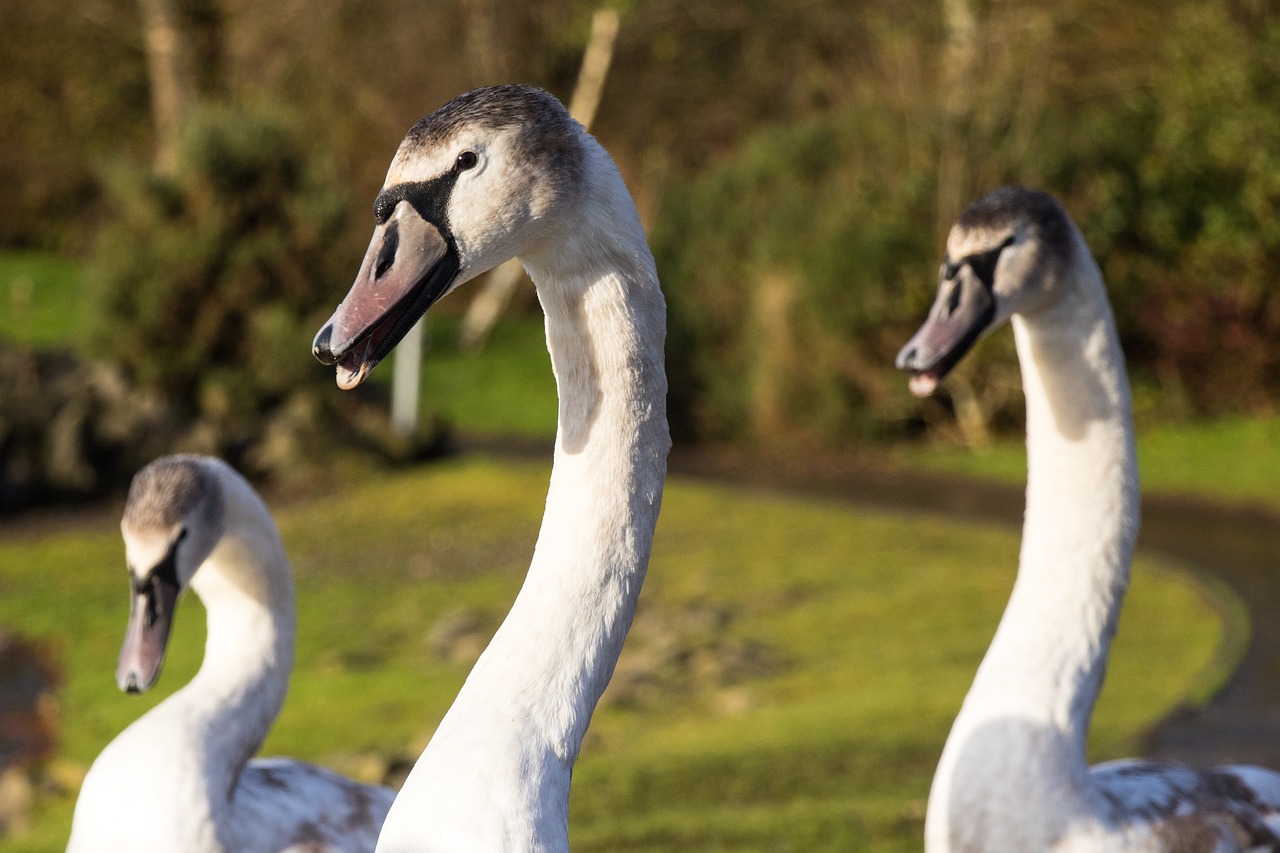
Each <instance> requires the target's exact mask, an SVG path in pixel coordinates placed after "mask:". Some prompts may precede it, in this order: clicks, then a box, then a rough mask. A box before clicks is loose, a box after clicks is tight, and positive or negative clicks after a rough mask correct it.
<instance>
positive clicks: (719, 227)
mask: <svg viewBox="0 0 1280 853" xmlns="http://www.w3.org/2000/svg"><path fill="white" fill-rule="evenodd" d="M136 3H137V0H90V1H89V2H88V3H73V2H72V0H47V2H44V3H41V4H27V5H25V6H23V5H15V4H9V5H8V6H6V7H5V8H4V9H3V10H0V24H3V25H4V26H0V45H3V47H0V70H2V71H4V72H5V73H3V74H0V111H3V114H4V115H5V116H6V118H9V119H10V121H9V123H8V126H9V127H10V135H9V137H7V138H6V141H7V143H9V144H6V145H5V146H3V147H0V178H3V179H4V180H5V181H6V186H8V187H10V188H11V197H10V200H11V203H10V204H9V205H7V206H6V208H5V209H4V210H3V211H0V245H5V246H37V247H52V248H61V249H66V248H73V249H74V248H77V247H82V246H84V245H85V244H86V242H87V240H86V238H85V236H84V235H85V234H87V233H90V231H91V228H90V227H88V226H90V225H92V223H93V222H94V221H95V217H97V216H99V215H100V214H101V213H102V211H103V207H102V205H101V204H100V203H99V202H100V194H101V192H102V187H103V183H102V182H101V181H100V180H99V178H98V174H99V169H100V165H101V163H102V162H103V161H104V160H113V161H114V160H116V159H118V158H119V155H120V154H122V153H123V154H125V155H129V156H135V157H139V158H141V157H142V156H145V153H146V147H147V145H148V143H149V142H150V140H149V139H148V135H149V133H150V128H151V123H150V118H149V109H150V107H149V104H148V101H147V97H146V93H147V91H148V89H147V73H146V72H147V69H146V65H145V58H144V54H143V50H142V46H143V40H142V35H141V21H140V17H139V13H138V10H137V8H136ZM175 3H176V4H177V5H178V6H179V7H180V11H182V13H183V14H184V15H185V18H186V20H187V23H188V26H189V27H190V30H191V33H192V37H193V40H194V41H195V52H196V53H197V54H198V57H197V58H198V62H199V68H197V69H196V71H197V72H198V75H197V76H199V77H200V78H201V81H200V87H201V91H202V93H203V96H204V97H206V98H216V99H218V100H222V101H225V102H231V103H238V102H250V103H274V104H288V105H289V107H290V110H291V112H292V113H293V119H292V123H293V125H294V127H295V128H296V131H297V133H298V136H299V138H301V139H305V140H306V144H307V148H308V149H309V150H313V151H321V150H322V151H324V152H325V154H326V157H327V159H328V160H329V161H330V162H331V163H332V164H333V167H334V175H333V177H334V178H335V179H336V183H337V185H340V186H342V187H344V188H345V190H346V191H347V199H348V200H349V202H348V203H347V207H348V209H353V210H355V211H360V210H362V209H364V205H366V204H367V202H368V200H369V199H371V198H372V197H373V195H374V193H375V192H376V189H377V187H378V186H379V184H380V182H381V180H382V176H383V173H384V170H385V168H386V164H387V161H388V158H389V156H390V154H391V153H392V151H393V150H394V148H395V146H396V144H397V142H398V141H399V139H400V137H401V135H402V133H403V132H404V130H405V128H407V127H408V126H410V125H411V124H412V123H413V122H414V121H416V120H417V119H418V118H420V117H421V116H422V115H424V114H426V113H427V112H428V111H430V110H431V109H432V108H434V107H435V106H436V105H438V104H440V103H442V102H443V101H445V100H446V99H447V98H449V97H450V96H452V95H454V94H456V93H457V92H460V91H463V90H465V89H468V88H470V87H473V86H476V85H482V84H487V83H495V82H502V81H509V80H520V81H526V82H531V83H536V84H538V85H542V86H544V87H546V88H548V89H550V90H551V91H553V92H555V93H556V94H558V95H560V96H561V97H562V98H566V99H567V98H568V96H569V94H570V92H571V91H572V87H573V83H574V80H575V77H576V74H577V70H578V63H579V60H580V56H581V52H582V48H583V46H584V43H585V38H586V34H587V31H588V20H589V17H590V13H591V11H592V10H593V8H594V7H595V6H596V5H597V2H595V0H591V1H590V2H589V0H537V2H532V3H525V4H516V5H511V4H501V3H499V2H498V0H441V2H438V3H432V4H429V5H428V6H425V7H424V6H423V5H422V4H420V3H415V2H411V0H362V2H355V0H320V2H315V0H282V2H280V3H274V4H252V3H248V2H245V0H175ZM615 5H617V6H618V7H619V8H620V10H621V12H622V26H621V31H620V35H619V41H618V44H617V52H616V55H615V58H614V62H613V66H612V69H611V71H610V76H609V80H608V83H607V85H606V87H605V91H604V96H603V102H602V104H601V109H600V113H599V115H598V117H597V120H596V123H595V125H594V127H593V131H594V132H595V133H596V135H597V136H599V137H600V138H601V140H602V141H603V142H604V143H605V145H606V146H607V147H608V148H609V150H610V151H611V152H612V153H613V154H614V156H615V158H616V159H617V160H618V162H619V164H620V166H621V168H622V170H623V173H624V175H626V177H627V180H628V184H629V186H630V187H631V189H632V192H633V195H634V196H635V197H636V199H637V202H638V204H639V206H640V209H641V213H642V215H643V216H644V217H645V219H646V221H647V222H649V224H650V226H651V228H652V230H653V231H654V236H655V248H656V250H657V253H658V254H659V256H660V263H661V267H660V269H661V272H662V275H663V279H664V284H665V285H666V288H667V291H668V293H669V294H670V297H671V302H672V305H673V329H672V349H671V353H672V358H671V359H670V361H669V364H670V365H671V370H672V374H673V393H674V394H675V400H674V402H675V404H676V405H675V407H674V410H673V412H674V415H675V416H676V417H677V418H678V419H679V421H680V422H681V424H682V426H683V427H684V431H685V433H686V435H696V436H701V437H704V438H716V439H735V440H760V441H768V442H771V443H777V442H783V443H787V444H797V443H798V444H810V443H823V444H842V443H850V442H854V441H859V440H863V439H866V438H869V437H878V436H885V435H900V434H904V433H913V432H918V431H919V430H921V429H922V428H924V427H926V426H928V427H932V428H934V429H935V430H940V431H942V432H952V433H955V432H956V430H957V421H956V420H955V419H954V418H953V410H954V412H955V413H958V414H960V415H961V416H962V417H961V418H960V420H959V427H960V429H959V433H960V434H962V435H963V437H964V438H965V439H966V440H968V441H970V442H979V441H982V440H984V439H985V437H986V436H987V435H988V434H989V432H991V431H998V430H1000V429H1001V428H1002V427H1006V426H1009V425H1012V424H1016V423H1017V422H1018V419H1019V411H1020V407H1021V395H1020V394H1019V391H1018V377H1017V369H1016V365H1015V363H1014V361H1013V359H1012V357H1011V354H1010V350H1011V344H1010V342H1009V340H1008V336H1002V337H1000V338H997V339H996V340H994V341H991V342H988V343H986V344H984V345H983V346H982V347H980V348H979V350H978V352H977V353H976V354H975V357H974V358H972V360H969V361H967V362H966V364H964V365H962V367H961V369H960V370H959V371H958V372H957V373H956V374H955V375H954V376H953V378H952V379H951V380H950V381H949V382H948V386H947V387H948V390H949V391H950V399H949V400H948V399H947V398H946V397H944V398H943V400H942V401H941V402H939V401H929V402H926V403H925V404H924V405H923V406H921V405H920V404H918V403H915V402H914V401H911V400H909V399H908V398H907V396H906V393H905V382H904V381H903V378H902V377H900V376H897V375H896V374H895V373H894V371H893V370H892V368H891V367H889V359H890V358H891V356H892V355H893V353H894V350H895V349H896V347H897V344H898V343H899V342H900V341H901V340H905V337H906V335H907V334H908V333H909V332H910V330H911V327H912V326H913V325H914V324H915V323H916V322H917V321H918V320H919V319H920V318H921V316H922V315H923V311H924V306H925V305H927V303H928V300H929V298H930V295H931V294H930V292H929V291H930V290H931V289H932V279H933V273H934V270H935V269H936V264H937V259H938V255H939V253H940V246H941V244H942V241H943V238H944V236H945V233H946V230H947V228H948V226H949V225H950V223H951V222H952V221H953V219H954V218H955V216H956V215H957V214H958V213H959V211H960V210H961V209H962V208H963V207H964V205H965V204H967V203H968V202H969V201H970V200H972V199H973V198H976V197H977V196H978V195H980V194H981V193H982V192H983V191H985V190H987V189H990V188H992V187H994V186H996V185H998V184H1001V183H1006V182H1017V183H1024V184H1028V185H1034V186H1039V187H1043V188H1045V189H1047V190H1049V191H1051V192H1053V193H1054V194H1056V195H1057V196H1059V197H1060V198H1061V199H1062V200H1063V201H1064V202H1065V203H1066V205H1067V207H1068V209H1069V210H1070V211H1071V212H1072V214H1073V216H1075V218H1076V220H1077V221H1078V222H1079V224H1080V225H1081V227H1082V229H1083V230H1084V232H1085V234H1086V236H1087V237H1088V239H1089V240H1090V242H1091V244H1092V245H1093V247H1094V249H1095V252H1096V254H1097V255H1098V257H1099V260H1100V262H1101V263H1102V265H1103V269H1104V272H1105V273H1106V275H1107V277H1108V280H1109V282H1110V283H1111V286H1112V296H1113V300H1114V302H1115V304H1116V308H1117V316H1118V320H1119V322H1120V326H1121V334H1122V338H1123V341H1124V344H1125V346H1126V350H1127V352H1128V354H1129V356H1130V359H1131V367H1132V368H1133V369H1134V371H1135V374H1136V378H1137V383H1136V393H1137V397H1138V403H1139V411H1140V415H1141V414H1143V413H1145V414H1147V415H1151V414H1158V415H1161V416H1167V415H1176V416H1187V415H1197V414H1202V413H1217V412H1221V411H1240V412H1246V413H1256V412H1261V411H1269V410H1274V409H1275V408H1276V405H1277V403H1278V402H1280V363H1278V362H1277V359H1280V356H1277V355H1275V348H1274V347H1271V346H1269V345H1268V344H1269V341H1272V340H1275V338H1276V335H1277V333H1278V332H1280V303H1277V298H1276V297H1275V296H1273V295H1272V293H1273V291H1274V288H1271V287H1270V286H1269V285H1270V279H1271V278H1272V277H1273V276H1274V273H1275V271H1276V270H1277V268H1278V266H1280V234H1278V233H1277V232H1278V231H1280V225H1278V224H1277V223H1280V217H1277V216H1276V213H1277V207H1278V206H1280V177H1277V176H1280V168H1277V167H1280V163H1277V160H1278V159H1280V113H1277V111H1276V110H1275V108H1274V104H1275V103H1276V100H1277V98H1276V96H1277V94H1280V92H1278V91H1277V90H1278V89H1280V35H1278V33H1280V24H1278V23H1277V20H1278V19H1280V10H1278V9H1277V6H1276V4H1275V2H1273V0H1231V2H1227V3H1215V4H1206V3H1201V2H1199V0H1173V1H1172V2H1157V0H1138V2H1134V3H1128V4H1115V3H1109V2H1105V0H1057V2H1053V3H1048V2H1045V0H981V2H979V0H948V1H947V2H938V3H928V4H919V3H911V2H907V0H868V2H865V3H860V4H857V5H856V7H850V5H849V4H847V3H838V2H835V0H751V1H750V2H746V3H743V2H740V1H739V0H695V2H689V0H645V2H637V0H618V2H616V3H615ZM10 140H11V142H10ZM246 144H248V143H247V140H246ZM121 180H122V179H120V178H119V177H118V176H117V177H116V178H114V179H112V180H111V181H108V182H107V183H108V185H110V186H115V187H116V188H117V189H116V190H113V192H118V185H119V184H120V183H121ZM137 180H141V179H140V178H137ZM165 192H167V191H165ZM184 192H185V191H184ZM175 203H177V202H175ZM192 203H193V199H192V198H188V199H187V201H184V202H182V204H184V205H190V204H192ZM191 221H193V222H194V221H196V220H191ZM196 231H198V232H199V233H200V235H201V239H204V240H209V239H213V235H212V233H211V232H210V231H208V230H202V229H199V228H198V229H196ZM354 231H355V232H362V231H363V229H361V228H355V229H354ZM193 234H194V232H193ZM284 239H293V238H284ZM304 239H306V238H304ZM190 245H191V246H194V247H195V252H194V253H193V258H194V257H196V256H200V255H201V254H202V253H203V256H204V257H206V258H207V257H209V256H210V252H212V249H211V248H210V247H209V246H208V245H207V244H205V243H201V242H200V240H196V239H193V241H192V243H191V244H190ZM156 251H159V249H157V250H156ZM174 254H175V257H176V254H177V249H176V248H175V249H174ZM358 256H359V255H358V250H355V251H350V252H347V253H345V254H344V255H343V256H341V257H339V256H338V255H337V254H336V253H334V254H331V255H328V256H327V258H328V259H327V260H325V261H319V260H317V261H316V267H315V269H316V270H317V271H322V272H326V273H328V274H330V275H334V276H336V277H337V278H339V279H343V280H346V279H347V278H348V277H349V276H350V274H351V271H352V269H353V266H354V263H355V259H356V258H358ZM228 260H230V259H228ZM194 262H195V261H194V260H193V263H194ZM330 262H332V263H333V264H335V265H336V266H333V267H332V268H327V267H326V268H325V269H324V270H321V266H322V265H323V264H328V263H330ZM271 274H272V275H274V274H275V273H274V272H272V273H271ZM326 280H327V279H326ZM289 298H292V297H289ZM290 304H293V305H297V304H298V303H290ZM316 304H318V305H323V304H328V303H326V302H324V301H323V300H322V301H321V302H320V303H316ZM266 313H267V315H266V316H264V318H262V319H261V320H259V321H255V323H254V324H251V325H253V326H254V328H251V329H249V330H248V332H247V334H248V335H250V336H253V335H257V336H258V340H259V341H263V340H265V338H266V337H267V335H268V327H270V328H271V329H275V331H276V332H279V331H281V329H282V327H283V325H287V321H285V320H282V319H281V318H280V317H278V316H271V314H270V312H269V311H268V312H266ZM209 322H210V323H212V324H214V325H217V322H216V321H214V320H210V321H209ZM203 332H204V328H203V327H202V328H201V329H199V330H196V337H199V335H200V334H203ZM272 334H274V332H273V333H272ZM196 352H197V349H196V347H195V346H194V345H193V348H192V349H191V351H190V352H189V353H187V354H186V355H185V356H184V358H185V359H186V360H185V361H184V362H183V363H182V364H176V365H161V366H154V365H153V366H147V367H145V368H144V367H143V366H142V365H141V362H139V367H140V369H144V370H146V371H157V372H171V371H178V372H180V371H182V370H189V369H191V368H192V367H193V365H194V364H195V363H196V361H197V360H198V359H197V358H196V357H195V353H196ZM283 363H284V362H283V361H282V362H281V364H283ZM287 369H288V370H298V371H300V370H303V369H304V368H302V367H301V366H299V365H298V364H297V363H296V361H295V362H294V365H293V367H291V368H287Z"/></svg>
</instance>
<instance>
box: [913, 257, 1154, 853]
mask: <svg viewBox="0 0 1280 853" xmlns="http://www.w3.org/2000/svg"><path fill="white" fill-rule="evenodd" d="M1083 251H1085V252H1087V250H1083ZM1084 261H1087V263H1084ZM1077 266H1078V267H1081V268H1083V269H1084V270H1085V274H1083V275H1082V276H1081V278H1080V279H1079V280H1077V281H1076V282H1074V283H1073V284H1074V286H1073V287H1072V288H1071V289H1070V291H1069V292H1068V293H1067V294H1065V295H1064V296H1063V298H1061V299H1060V300H1059V301H1058V302H1057V303H1055V304H1054V305H1053V306H1052V307H1049V308H1046V309H1045V310H1043V311H1041V312H1039V313H1037V314H1034V315H1032V316H1021V315H1015V316H1014V318H1013V326H1014V334H1015V337H1016V342H1017V348H1018V357H1019V361H1020V364H1021V369H1022V378H1023V390H1024V393H1025V395H1026V406H1027V468H1028V481H1027V506H1026V517H1025V521H1024V525H1023V534H1022V550H1021V556H1020V561H1019V568H1018V576H1017V579H1016V581H1015V583H1014V587H1013V592H1012V595H1011V597H1010V600H1009V604H1008V606H1007V607H1006V609H1005V612H1004V615H1003V617H1002V618H1001V621H1000V625H999V628H998V629H997V631H996V635H995V638H994V639H993V641H992V643H991V646H990V647H989V648H988V650H987V654H986V656H985V657H984V658H983V660H982V664H981V665H980V666H979V668H978V673H977V676H976V677H975V679H974V682H973V686H972V687H971V689H970V691H969V694H968V695H967V696H966V698H965V701H964V706H963V707H962V709H961V712H960V715H959V716H958V717H957V720H956V723H955V725H954V726H953V728H952V731H951V735H950V736H949V737H948V739H947V745H946V747H945V749H944V751H943V757H942V760H941V762H940V764H939V768H938V772H937V774H936V775H935V777H934V785H933V790H932V792H931V794H930V801H929V813H928V816H927V818H926V837H927V839H928V846H929V849H930V850H947V849H955V848H956V845H957V844H958V843H959V841H958V839H959V838H960V837H961V836H964V835H965V834H966V833H970V832H973V831H976V830H975V829H974V827H977V826H979V825H982V826H985V830H984V831H985V832H986V833H987V837H986V841H985V842H984V841H983V840H981V839H979V840H976V841H974V840H973V839H970V841H972V842H973V843H974V844H977V845H978V846H982V844H984V843H986V842H990V841H991V840H992V839H993V838H997V837H1000V838H1003V839H1004V841H1005V842H1007V844H1006V846H1005V847H1001V848H1000V849H1043V848H1045V847H1047V846H1049V842H1050V839H1051V837H1052V833H1053V832H1055V831H1056V829H1055V827H1060V826H1063V825H1065V823H1066V822H1067V821H1069V820H1071V819H1073V816H1078V815H1081V814H1086V813H1087V812H1088V809H1089V808H1090V806H1089V803H1090V800H1089V796H1090V794H1089V791H1090V788H1089V777H1088V765H1087V761H1086V757H1085V746H1086V737H1087V734H1088V729H1089V723H1090V719H1091V717H1092V713H1093V707H1094V703H1095V702H1096V700H1097V697H1098V693H1099V691H1100V690H1101V687H1102V682H1103V678H1104V676H1105V672H1106V665H1107V656H1108V653H1109V650H1110V646H1111V641H1112V638H1113V637H1114V635H1115V630H1116V623H1117V620H1118V617H1119V613H1120V607H1121V604H1122V602H1123V599H1124V594H1125V590H1126V588H1127V586H1128V582H1129V567H1130V560H1131V557H1132V554H1133V547H1134V540H1135V538H1136V536H1137V530H1138V477H1137V464H1136V458H1135V449H1134V439H1133V419H1132V414H1131V402H1130V394H1129V386H1128V380H1127V378H1126V375H1125V368H1124V358H1123V354H1122V352H1121V349H1120V344H1119V339H1118V336H1117V334H1116V328H1115V323H1114V321H1113V319H1112V315H1111V310H1110V307H1109V305H1108V303H1107V300H1106V294H1105V290H1104V287H1103V284H1102V279H1101V276H1100V274H1097V272H1096V269H1097V268H1096V266H1095V265H1094V264H1093V261H1092V257H1087V258H1085V259H1083V260H1082V261H1081V262H1079V263H1078V264H1077ZM1027 813H1035V814H1039V815H1041V816H1042V819H1041V820H1039V821H1037V822H1027V821H1023V820H1017V816H1019V815H1025V814H1027ZM981 815H985V817H980V816H981ZM1011 820H1013V821H1015V822H1014V823H1010V821H1011ZM984 821H985V822H984ZM1033 823H1034V825H1033ZM1041 831H1043V832H1045V833H1049V835H1047V836H1044V837H1040V836H1038V835H1036V834H1035V833H1038V832H1041ZM957 833H959V835H957ZM1027 833H1031V835H1028V834H1027ZM960 846H961V847H964V844H960ZM975 849H976V848H975Z"/></svg>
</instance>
